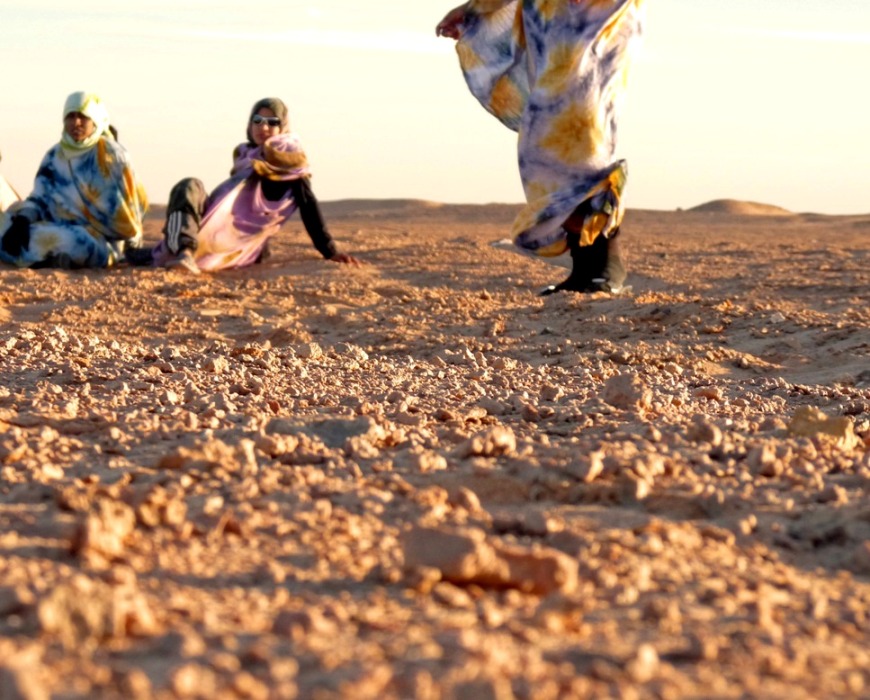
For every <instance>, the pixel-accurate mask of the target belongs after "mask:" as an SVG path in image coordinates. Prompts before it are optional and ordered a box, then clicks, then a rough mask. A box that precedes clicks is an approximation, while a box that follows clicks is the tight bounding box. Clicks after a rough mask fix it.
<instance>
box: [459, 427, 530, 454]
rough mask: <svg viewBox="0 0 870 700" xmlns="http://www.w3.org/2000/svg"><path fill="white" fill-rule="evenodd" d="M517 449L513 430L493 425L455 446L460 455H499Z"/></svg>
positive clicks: (510, 452) (511, 452)
mask: <svg viewBox="0 0 870 700" xmlns="http://www.w3.org/2000/svg"><path fill="white" fill-rule="evenodd" d="M516 449H517V438H516V436H515V435H514V432H513V430H511V429H510V428H506V427H503V426H498V425H497V426H494V427H492V428H489V429H487V430H484V431H482V432H479V433H477V434H476V435H473V436H472V437H471V438H469V439H468V440H467V441H466V442H465V443H463V444H462V445H460V446H459V447H458V448H457V452H458V454H459V455H460V456H461V457H475V456H476V457H499V456H502V455H507V454H513V453H514V452H516Z"/></svg>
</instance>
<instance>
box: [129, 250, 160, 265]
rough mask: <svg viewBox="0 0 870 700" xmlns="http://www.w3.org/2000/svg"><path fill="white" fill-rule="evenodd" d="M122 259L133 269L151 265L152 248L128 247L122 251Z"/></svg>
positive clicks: (152, 261)
mask: <svg viewBox="0 0 870 700" xmlns="http://www.w3.org/2000/svg"><path fill="white" fill-rule="evenodd" d="M124 259H125V260H126V261H127V262H128V263H130V264H131V265H133V266H135V267H145V266H147V265H153V264H154V248H153V247H149V246H142V247H141V248H134V247H132V246H128V247H127V248H126V250H124Z"/></svg>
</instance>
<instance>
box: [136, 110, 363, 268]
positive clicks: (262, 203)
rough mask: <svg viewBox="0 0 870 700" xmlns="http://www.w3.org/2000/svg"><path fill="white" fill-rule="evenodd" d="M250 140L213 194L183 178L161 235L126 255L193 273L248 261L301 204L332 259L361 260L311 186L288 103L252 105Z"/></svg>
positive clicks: (317, 242)
mask: <svg viewBox="0 0 870 700" xmlns="http://www.w3.org/2000/svg"><path fill="white" fill-rule="evenodd" d="M247 137H248V140H247V142H246V143H242V144H240V145H239V146H237V147H236V149H235V151H234V152H233V167H232V170H231V172H230V177H229V179H228V180H225V181H224V182H222V183H221V184H220V185H218V186H217V188H216V189H215V190H214V191H213V192H212V193H211V194H210V195H208V196H206V193H205V188H204V186H203V184H202V182H201V181H200V180H197V179H196V178H185V179H183V180H181V181H180V182H178V183H177V184H176V185H175V186H174V187H173V188H172V191H171V192H170V193H169V203H168V205H167V210H166V223H165V225H164V227H163V234H164V238H163V240H162V241H161V242H160V243H159V244H158V245H157V246H156V247H155V248H153V249H140V250H138V251H135V252H134V253H132V254H131V255H130V256H128V258H129V260H130V262H131V263H132V264H136V265H148V264H152V263H153V264H155V265H158V266H173V265H180V266H183V267H185V268H187V269H188V270H190V271H191V272H193V273H199V271H200V270H208V271H216V270H225V269H229V268H239V267H246V266H248V265H251V264H253V263H256V262H260V261H261V260H263V259H264V258H265V257H266V256H267V255H268V244H269V239H270V238H271V237H272V236H274V235H275V234H276V233H277V232H278V231H279V230H280V228H281V226H283V225H284V223H285V222H286V221H287V220H288V219H289V218H290V216H291V215H292V214H293V213H294V212H295V211H296V209H299V213H300V215H301V218H302V223H303V225H304V226H305V230H306V231H307V232H308V235H309V236H310V237H311V240H312V242H313V243H314V247H315V248H316V249H317V250H318V252H319V253H320V254H321V255H322V256H323V257H324V258H326V259H327V260H331V261H332V262H338V263H349V264H352V265H358V264H359V261H358V260H357V259H356V258H354V257H353V256H351V255H347V254H345V253H340V252H338V249H337V248H336V245H335V242H334V241H333V239H332V236H331V235H330V233H329V231H328V230H327V228H326V224H325V222H324V219H323V216H322V215H321V212H320V208H319V206H318V203H317V199H316V198H315V196H314V192H313V191H312V190H311V184H310V181H309V177H310V169H309V167H308V159H307V158H306V156H305V152H304V151H303V150H302V146H301V145H300V143H299V137H298V136H297V135H296V134H294V133H291V132H290V124H289V120H288V115H287V107H286V105H285V104H284V103H283V102H282V101H281V100H279V99H277V98H274V97H268V98H264V99H262V100H259V101H258V102H257V103H256V104H254V106H253V108H252V109H251V114H250V117H249V118H248V126H247Z"/></svg>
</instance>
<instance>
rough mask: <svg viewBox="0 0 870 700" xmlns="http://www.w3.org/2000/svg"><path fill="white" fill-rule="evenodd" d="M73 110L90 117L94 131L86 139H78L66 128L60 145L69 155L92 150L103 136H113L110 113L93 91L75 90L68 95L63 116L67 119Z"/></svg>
mask: <svg viewBox="0 0 870 700" xmlns="http://www.w3.org/2000/svg"><path fill="white" fill-rule="evenodd" d="M71 112H81V113H82V114H84V115H85V116H86V117H87V118H88V119H90V120H91V121H92V122H93V123H94V133H93V134H91V135H90V136H88V138H86V139H85V140H84V141H76V140H75V139H74V138H73V137H72V136H70V135H69V134H68V133H66V130H64V132H63V136H62V137H61V139H60V145H61V147H62V148H63V150H64V153H65V154H66V155H67V156H70V157H71V156H75V155H78V154H80V153H84V152H85V151H87V150H90V149H91V148H93V147H94V146H96V145H97V143H98V142H99V140H100V139H101V138H102V137H103V136H109V137H111V131H110V130H109V113H108V111H106V108H105V106H104V105H103V102H102V100H100V98H99V97H97V96H96V95H95V94H93V93H92V92H74V93H73V94H72V95H70V96H69V97H67V98H66V103H65V104H64V106H63V118H64V119H66V117H67V115H68V114H70V113H71Z"/></svg>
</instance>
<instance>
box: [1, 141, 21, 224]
mask: <svg viewBox="0 0 870 700" xmlns="http://www.w3.org/2000/svg"><path fill="white" fill-rule="evenodd" d="M2 160H3V156H2V155H0V161H2ZM20 199H21V197H19V196H18V193H17V192H16V191H15V190H14V189H12V185H10V184H9V183H8V182H6V178H5V177H3V176H2V175H0V213H3V212H4V211H6V210H7V209H8V208H9V207H11V206H12V205H13V204H15V202H17V201H18V200H20Z"/></svg>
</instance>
